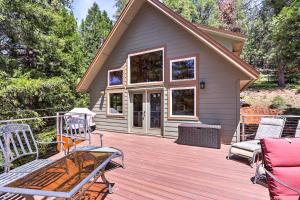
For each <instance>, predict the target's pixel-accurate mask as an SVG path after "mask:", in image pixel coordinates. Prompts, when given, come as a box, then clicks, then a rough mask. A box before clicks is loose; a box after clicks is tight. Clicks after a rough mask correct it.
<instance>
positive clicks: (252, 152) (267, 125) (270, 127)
mask: <svg viewBox="0 0 300 200" xmlns="http://www.w3.org/2000/svg"><path fill="white" fill-rule="evenodd" d="M284 124H285V118H284V117H273V118H270V117H263V118H261V121H260V123H259V126H258V129H257V132H256V134H255V137H254V139H253V140H248V141H243V142H238V143H235V144H233V145H231V147H230V149H229V155H228V159H230V158H231V157H232V156H233V155H237V156H241V157H245V158H248V159H249V161H250V165H251V166H253V164H254V162H255V161H256V160H257V156H258V155H259V154H260V153H261V146H260V139H263V138H280V137H281V134H282V131H283V128H284Z"/></svg>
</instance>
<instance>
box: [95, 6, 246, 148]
mask: <svg viewBox="0 0 300 200" xmlns="http://www.w3.org/2000/svg"><path fill="white" fill-rule="evenodd" d="M161 46H165V47H166V49H165V57H166V58H167V59H170V58H174V57H179V56H186V55H187V56H188V55H195V54H198V55H199V62H200V72H199V74H198V76H200V80H204V81H205V82H206V89H204V90H200V100H199V101H200V102H199V104H200V105H199V109H200V116H199V117H200V121H201V122H203V123H209V124H221V125H222V134H223V135H222V140H223V142H224V143H229V142H231V140H232V139H233V137H234V134H235V131H236V127H237V124H238V121H239V93H240V92H239V80H240V79H245V78H246V77H245V76H244V75H243V74H242V73H241V72H240V71H239V70H238V69H236V68H235V67H233V66H232V64H230V63H229V62H227V61H225V59H223V58H222V57H220V56H219V55H218V54H217V53H216V52H214V51H213V50H212V49H210V48H208V47H206V46H205V45H204V44H202V43H201V42H199V41H198V40H196V39H195V38H193V36H192V35H191V34H189V33H188V32H186V31H185V30H183V29H182V28H181V27H179V26H178V25H177V24H175V23H174V22H172V21H171V20H170V19H168V18H167V17H165V16H164V15H163V14H162V13H160V12H159V11H157V10H156V9H154V8H153V7H151V5H148V4H145V5H144V6H143V7H142V8H141V10H140V12H139V13H138V14H137V16H136V17H135V19H134V20H133V21H132V22H131V24H130V25H129V27H128V29H127V30H126V32H125V33H124V35H123V36H122V38H121V40H120V41H119V43H118V44H117V46H116V47H115V48H114V50H113V52H112V54H111V55H110V56H109V57H108V59H107V61H106V63H105V64H104V66H103V68H102V69H101V71H100V72H99V74H98V75H97V78H96V79H95V80H94V81H93V83H92V85H91V87H90V89H89V93H90V95H91V109H92V110H93V111H94V112H96V113H97V116H96V123H97V126H98V127H99V128H100V129H104V130H111V131H120V132H127V131H128V127H127V126H128V120H127V118H128V116H127V115H126V116H125V117H124V118H122V119H119V118H109V117H106V95H103V94H101V92H102V93H103V92H104V91H105V90H106V86H107V70H108V69H115V68H120V67H122V66H123V67H124V66H126V61H127V55H128V53H130V52H134V51H139V50H144V49H149V48H156V47H161ZM227 46H228V45H227ZM228 48H229V46H228ZM165 67H169V63H165ZM125 91H126V90H125ZM125 96H126V97H125V101H124V106H125V113H126V114H127V106H128V93H127V92H126V93H125ZM164 100H165V101H164V135H165V136H177V126H178V124H179V123H182V121H169V120H168V118H167V116H168V108H167V106H168V103H167V102H168V95H167V89H166V88H165V90H164Z"/></svg>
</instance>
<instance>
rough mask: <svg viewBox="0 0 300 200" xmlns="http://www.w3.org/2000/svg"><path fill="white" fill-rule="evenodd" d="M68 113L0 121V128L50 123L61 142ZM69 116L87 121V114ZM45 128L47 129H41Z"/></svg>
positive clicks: (61, 149)
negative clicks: (42, 122)
mask: <svg viewBox="0 0 300 200" xmlns="http://www.w3.org/2000/svg"><path fill="white" fill-rule="evenodd" d="M66 113H70V112H57V113H56V115H55V116H44V117H31V118H22V119H8V120H0V126H1V125H4V124H12V123H26V124H30V125H33V124H38V123H37V122H38V121H40V120H47V121H48V122H49V121H50V123H48V124H50V126H55V127H56V128H55V129H56V136H57V137H60V141H62V140H63V136H62V135H63V131H64V128H65V119H64V117H65V114H66ZM70 114H74V115H75V114H76V115H77V116H80V117H84V119H87V116H88V115H87V114H79V113H70ZM43 128H47V127H43ZM40 132H43V130H42V129H41V130H39V131H38V132H36V131H33V133H34V134H39V133H40ZM60 151H63V147H62V146H61V145H60Z"/></svg>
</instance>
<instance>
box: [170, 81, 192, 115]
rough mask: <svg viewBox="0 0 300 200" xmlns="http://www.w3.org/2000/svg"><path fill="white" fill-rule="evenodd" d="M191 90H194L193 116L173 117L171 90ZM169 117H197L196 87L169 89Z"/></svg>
mask: <svg viewBox="0 0 300 200" xmlns="http://www.w3.org/2000/svg"><path fill="white" fill-rule="evenodd" d="M188 89H193V90H194V115H173V107H172V105H173V103H172V93H173V90H188ZM169 91H170V95H169V96H170V117H173V118H191V117H192V118H195V117H197V89H196V87H176V88H170V90H169Z"/></svg>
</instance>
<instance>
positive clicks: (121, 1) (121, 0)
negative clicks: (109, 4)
mask: <svg viewBox="0 0 300 200" xmlns="http://www.w3.org/2000/svg"><path fill="white" fill-rule="evenodd" d="M128 1H129V0H115V7H117V12H116V13H115V18H116V19H118V18H119V16H120V14H121V12H122V10H123V9H124V8H125V6H126V4H127V3H128Z"/></svg>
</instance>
